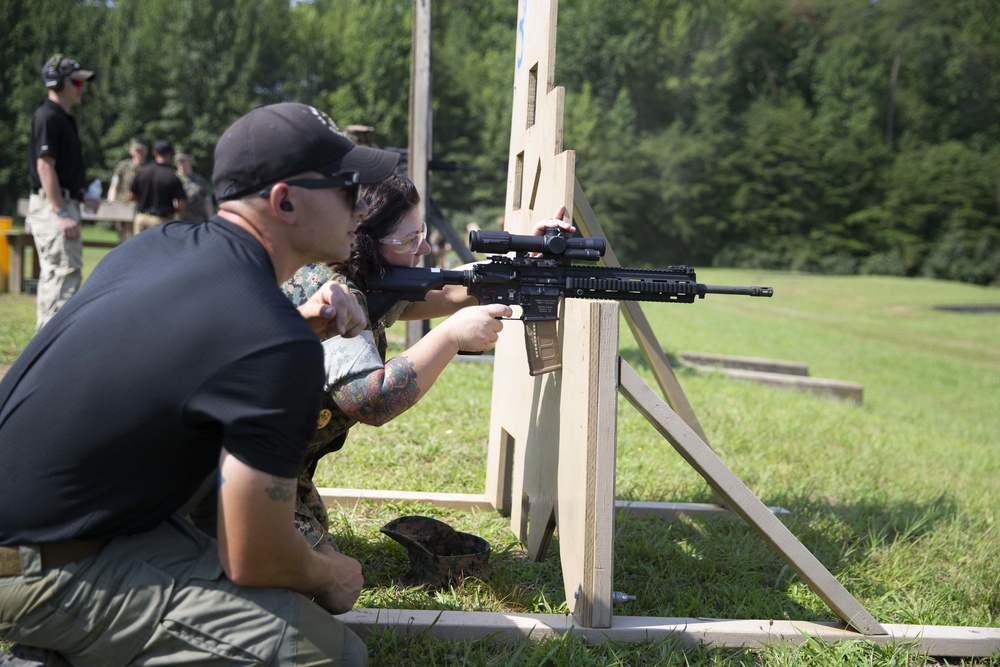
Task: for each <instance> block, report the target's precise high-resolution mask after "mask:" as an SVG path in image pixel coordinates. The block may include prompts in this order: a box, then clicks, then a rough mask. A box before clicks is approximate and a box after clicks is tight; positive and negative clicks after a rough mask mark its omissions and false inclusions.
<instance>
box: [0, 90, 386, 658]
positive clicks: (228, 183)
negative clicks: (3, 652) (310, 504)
mask: <svg viewBox="0 0 1000 667" xmlns="http://www.w3.org/2000/svg"><path fill="white" fill-rule="evenodd" d="M331 126H332V123H330V122H329V120H328V119H326V118H325V116H323V115H322V114H320V113H319V112H318V111H316V110H315V109H313V108H312V107H308V106H305V105H301V104H278V105H271V106H264V107H260V108H257V109H255V110H253V111H251V112H250V113H248V114H246V115H245V116H243V117H242V118H240V119H239V120H237V121H236V122H235V123H233V125H232V126H230V127H229V129H227V130H226V131H225V133H224V134H223V135H222V137H221V138H220V139H219V141H218V144H217V146H216V151H215V165H216V166H215V173H214V174H213V182H214V184H215V187H216V190H217V192H220V193H222V198H223V201H222V203H221V205H220V208H221V210H220V212H219V213H218V215H216V216H215V217H213V218H212V220H211V221H210V222H208V223H201V224H191V223H187V222H172V223H167V224H164V225H158V226H156V227H153V228H152V229H149V230H146V231H145V232H144V233H142V234H139V235H137V236H135V237H133V238H132V239H130V240H129V241H128V242H127V243H124V244H122V245H120V246H119V247H117V248H115V249H114V250H112V251H111V252H109V253H108V254H107V255H106V256H105V257H104V259H103V260H101V262H100V263H99V264H98V265H97V267H96V268H95V269H94V272H93V273H92V274H91V275H90V277H89V278H88V279H87V282H86V283H85V284H84V285H83V287H82V288H81V290H80V295H79V297H78V298H76V299H73V300H72V301H70V302H69V303H68V304H67V306H66V307H65V308H64V309H63V310H61V311H60V312H59V313H58V314H57V315H56V317H55V318H53V320H52V321H51V322H50V323H49V325H47V326H46V327H45V328H44V329H42V331H40V332H39V334H38V335H36V336H35V338H34V339H33V340H32V341H31V342H30V343H29V344H28V346H27V347H26V348H25V350H24V351H23V352H22V353H21V355H20V357H18V359H17V360H16V361H15V363H14V365H13V366H12V367H11V369H10V370H9V371H8V372H7V374H6V375H5V376H4V377H3V378H2V379H0V470H5V471H12V470H16V471H17V474H16V475H15V474H12V475H9V476H8V477H7V478H6V479H5V480H4V483H3V484H2V485H0V634H2V635H3V636H4V638H5V639H6V640H8V641H12V642H19V643H21V644H24V645H28V646H35V647H42V648H45V649H49V650H53V651H58V652H61V653H65V654H66V656H67V657H68V658H69V660H70V662H72V663H73V664H74V665H125V664H149V663H152V662H155V663H156V664H172V661H174V663H173V664H181V663H182V664H188V665H191V664H199V665H208V664H220V665H221V664H225V665H230V664H235V663H236V662H239V663H240V664H253V665H299V664H310V665H355V664H362V665H363V664H365V663H366V662H367V655H366V650H365V647H364V643H363V642H361V640H360V639H358V637H357V636H356V635H354V634H353V633H352V632H351V631H350V630H348V629H346V628H345V627H344V626H343V624H341V623H340V622H338V621H337V620H336V619H335V618H334V617H333V616H331V613H334V614H336V613H342V612H345V611H347V610H349V609H350V608H351V607H352V605H353V604H354V601H355V600H356V599H357V596H358V595H359V593H360V590H361V586H362V585H363V582H364V580H363V577H362V573H361V565H360V563H359V562H358V561H357V560H355V559H353V558H350V557H348V556H346V555H341V554H324V553H320V552H317V551H314V550H312V549H310V548H309V545H308V544H307V543H306V541H305V540H304V539H303V538H302V536H301V535H300V534H299V533H298V532H296V531H295V528H294V525H293V523H292V516H293V510H294V503H295V479H296V477H297V476H298V474H299V470H300V469H301V466H302V462H303V458H304V456H305V448H306V442H307V440H308V439H309V436H310V434H311V433H312V431H313V429H314V427H315V425H316V419H317V415H318V412H319V401H320V396H321V394H322V391H323V347H322V345H321V344H320V338H321V337H322V338H327V337H330V336H331V335H336V334H338V333H339V334H341V335H342V336H345V337H352V336H355V335H357V334H358V333H360V332H361V331H362V330H363V329H364V326H365V321H364V316H363V312H362V311H361V308H360V306H359V305H358V303H357V300H356V299H355V298H354V297H353V296H351V295H350V293H349V292H348V290H347V289H346V288H345V287H342V286H337V285H334V284H329V285H326V286H324V287H323V288H322V289H321V290H320V291H319V292H317V294H315V295H314V296H313V297H312V298H310V299H309V301H307V302H306V303H304V304H303V305H302V306H301V307H299V308H298V309H296V308H295V307H294V306H293V305H292V304H291V303H290V302H289V301H288V299H287V298H286V297H285V296H284V294H283V293H282V292H281V290H280V289H279V287H278V286H279V285H280V284H281V283H283V282H284V281H286V280H287V279H288V278H290V277H291V275H292V274H293V273H294V272H295V270H296V269H297V268H298V267H300V266H302V265H304V264H306V263H309V262H333V261H342V260H344V259H346V258H347V256H348V255H349V253H350V246H351V242H352V240H353V238H354V230H355V228H356V227H357V224H358V220H359V218H361V217H363V216H364V214H365V213H366V208H365V205H364V203H363V202H359V201H358V198H357V194H358V187H357V186H358V184H360V183H369V182H377V181H379V180H381V179H383V178H385V177H386V176H388V175H389V174H391V173H392V171H393V169H394V168H395V165H396V163H397V161H398V155H396V154H394V153H389V152H385V151H380V150H377V149H372V148H364V147H359V146H356V145H355V144H353V143H352V142H350V141H349V140H347V139H345V138H344V137H343V136H341V135H340V134H338V133H336V132H333V131H331ZM80 378H86V386H85V387H82V388H80V389H79V390H74V388H76V387H80V384H79V379H80ZM67 391H69V392H70V394H69V395H67ZM53 405H58V406H59V411H58V418H54V415H53V411H52V406H53ZM209 479H218V480H219V482H220V483H219V492H218V498H219V528H218V532H217V539H212V538H211V537H209V536H206V535H204V534H203V533H202V532H201V531H199V530H198V529H197V528H195V527H194V526H192V525H191V524H190V523H189V522H187V521H186V520H184V519H183V518H182V517H183V516H185V515H186V514H187V511H188V506H189V501H191V499H192V498H194V497H196V496H197V494H196V491H197V490H198V489H199V487H200V486H201V485H202V484H203V483H204V482H205V481H207V480H209ZM39 497H44V498H46V502H44V503H39V502H37V499H38V498H39ZM311 600H315V602H312V601H311Z"/></svg>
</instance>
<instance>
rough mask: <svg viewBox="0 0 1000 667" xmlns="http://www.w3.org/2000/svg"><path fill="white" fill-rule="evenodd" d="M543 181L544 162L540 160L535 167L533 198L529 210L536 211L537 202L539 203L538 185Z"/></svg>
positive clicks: (532, 186)
mask: <svg viewBox="0 0 1000 667" xmlns="http://www.w3.org/2000/svg"><path fill="white" fill-rule="evenodd" d="M541 181H542V161H541V160H539V161H538V164H537V165H536V166H535V178H534V180H532V182H531V198H530V200H529V201H528V210H529V211H534V210H535V202H536V201H538V184H539V183H540V182H541Z"/></svg>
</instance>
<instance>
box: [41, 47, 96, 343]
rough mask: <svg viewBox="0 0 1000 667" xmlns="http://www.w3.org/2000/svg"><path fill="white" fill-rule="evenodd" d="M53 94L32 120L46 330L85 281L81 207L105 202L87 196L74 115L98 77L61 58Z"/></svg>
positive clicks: (46, 69) (51, 81)
mask: <svg viewBox="0 0 1000 667" xmlns="http://www.w3.org/2000/svg"><path fill="white" fill-rule="evenodd" d="M41 74H42V81H43V82H44V83H45V87H46V88H47V89H48V94H47V96H46V99H45V101H44V102H43V103H42V105H41V106H40V107H38V109H36V110H35V114H34V116H32V118H31V139H30V141H29V143H28V172H29V174H30V177H31V195H30V197H29V198H28V215H27V216H26V218H25V222H26V224H27V226H28V228H29V229H30V230H31V235H32V237H34V242H35V249H36V250H37V251H38V261H39V267H40V272H39V278H38V295H37V299H36V319H35V326H36V328H37V329H41V328H42V327H43V326H44V325H45V324H46V323H47V322H48V321H49V320H50V319H52V317H53V316H54V315H55V314H56V312H58V311H59V309H60V308H62V307H63V306H64V305H65V304H66V302H67V301H68V300H69V299H70V297H72V296H73V295H74V294H76V292H77V290H78V289H79V288H80V283H81V282H82V281H83V272H82V270H83V241H82V239H81V238H80V223H81V211H80V204H81V203H83V204H84V205H85V206H86V208H88V209H89V210H91V211H94V212H96V211H97V209H98V207H99V206H100V197H98V198H97V199H92V198H90V197H88V196H86V195H85V191H86V187H87V178H86V172H85V169H84V165H83V148H82V146H81V143H80V134H79V132H78V130H77V127H76V118H74V117H73V115H72V114H71V113H70V110H71V109H73V107H75V106H78V105H79V104H80V102H81V101H82V100H83V86H84V82H85V81H90V80H91V79H93V78H94V72H92V71H90V70H86V69H83V68H81V67H80V64H79V63H77V62H76V61H75V60H71V59H69V58H66V57H64V56H63V55H62V54H56V55H54V56H52V57H51V58H49V60H48V61H47V62H46V63H45V65H44V66H43V67H42V72H41Z"/></svg>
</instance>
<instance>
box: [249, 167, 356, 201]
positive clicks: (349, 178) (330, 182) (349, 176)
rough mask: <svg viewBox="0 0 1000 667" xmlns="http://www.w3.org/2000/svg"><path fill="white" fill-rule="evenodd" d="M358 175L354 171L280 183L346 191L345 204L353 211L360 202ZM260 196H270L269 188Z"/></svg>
mask: <svg viewBox="0 0 1000 667" xmlns="http://www.w3.org/2000/svg"><path fill="white" fill-rule="evenodd" d="M360 178H361V176H360V174H358V172H356V171H348V172H345V173H343V174H340V175H339V176H330V177H327V178H293V179H290V180H287V181H281V182H282V183H284V184H285V185H294V186H295V187H298V188H305V189H306V190H327V189H330V188H340V189H344V190H347V203H348V204H350V205H351V210H352V211H353V210H354V209H356V208H357V207H358V202H359V201H361V181H360ZM271 187H272V188H273V187H274V186H273V185H272V186H271ZM260 196H261V197H263V198H264V199H267V198H268V197H270V196H271V188H267V189H266V190H261V191H260Z"/></svg>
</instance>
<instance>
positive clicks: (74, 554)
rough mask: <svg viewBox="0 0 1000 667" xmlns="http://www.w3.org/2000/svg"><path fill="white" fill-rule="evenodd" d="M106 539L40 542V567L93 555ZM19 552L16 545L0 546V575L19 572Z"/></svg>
mask: <svg viewBox="0 0 1000 667" xmlns="http://www.w3.org/2000/svg"><path fill="white" fill-rule="evenodd" d="M107 543H108V541H107V540H66V541H65V542H52V543H50V544H40V545H39V546H38V551H39V554H40V555H41V557H42V569H43V570H47V569H49V568H52V567H60V566H61V565H66V564H67V563H72V562H73V561H78V560H82V559H84V558H86V557H87V556H93V555H94V554H97V553H99V552H100V551H101V549H103V548H104V545H105V544H107ZM21 572H22V568H21V552H20V550H19V548H18V547H0V577H13V576H16V575H19V574H21Z"/></svg>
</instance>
